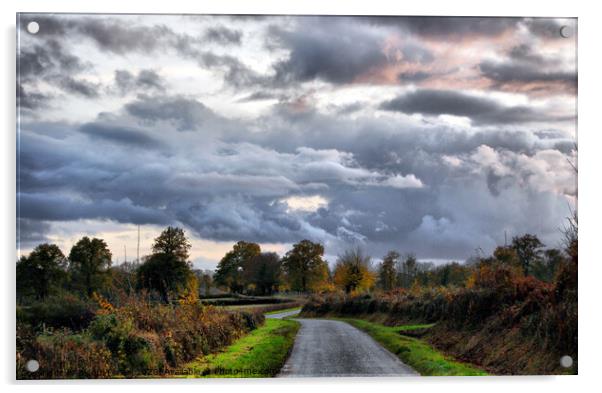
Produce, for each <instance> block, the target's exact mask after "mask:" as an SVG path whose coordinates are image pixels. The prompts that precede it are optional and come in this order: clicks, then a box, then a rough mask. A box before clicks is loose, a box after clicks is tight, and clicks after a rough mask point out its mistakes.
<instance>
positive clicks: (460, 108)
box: [381, 90, 570, 124]
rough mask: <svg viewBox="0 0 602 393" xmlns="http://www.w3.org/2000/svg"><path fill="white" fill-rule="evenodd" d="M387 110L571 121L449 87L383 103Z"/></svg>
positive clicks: (480, 119) (503, 120)
mask: <svg viewBox="0 0 602 393" xmlns="http://www.w3.org/2000/svg"><path fill="white" fill-rule="evenodd" d="M381 108H382V109H384V110H388V111H396V112H403V113H408V114H414V113H420V114H423V115H434V116H437V115H453V116H463V117H468V118H470V119H471V120H472V121H473V122H474V123H476V124H513V123H529V122H538V121H539V122H541V121H552V120H569V119H570V118H566V117H555V116H550V115H547V114H545V113H540V112H538V111H536V110H534V109H533V108H532V107H528V106H521V105H517V106H506V105H503V104H500V103H498V102H497V101H495V100H493V99H490V98H484V97H477V96H472V95H469V94H466V93H460V92H456V91H450V90H417V91H414V92H410V93H406V94H404V95H401V96H399V97H397V98H394V99H393V100H391V101H387V102H385V103H383V104H382V105H381Z"/></svg>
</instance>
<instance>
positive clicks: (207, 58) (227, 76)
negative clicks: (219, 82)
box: [193, 52, 271, 87]
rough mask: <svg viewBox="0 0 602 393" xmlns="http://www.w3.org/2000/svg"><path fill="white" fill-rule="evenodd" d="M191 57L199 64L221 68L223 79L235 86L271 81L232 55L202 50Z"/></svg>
mask: <svg viewBox="0 0 602 393" xmlns="http://www.w3.org/2000/svg"><path fill="white" fill-rule="evenodd" d="M193 57H194V58H195V59H196V60H197V61H198V63H199V65H201V66H204V67H210V68H216V69H221V70H223V71H224V80H225V81H226V82H228V83H229V84H231V85H233V86H235V87H243V86H252V85H262V84H267V83H270V82H271V80H270V78H269V77H266V76H263V75H260V74H259V73H257V72H255V71H253V70H252V69H250V68H249V67H247V66H246V65H245V64H244V63H242V62H241V61H240V60H239V59H238V58H236V57H234V56H229V55H216V54H214V53H211V52H202V53H199V54H197V55H195V56H193Z"/></svg>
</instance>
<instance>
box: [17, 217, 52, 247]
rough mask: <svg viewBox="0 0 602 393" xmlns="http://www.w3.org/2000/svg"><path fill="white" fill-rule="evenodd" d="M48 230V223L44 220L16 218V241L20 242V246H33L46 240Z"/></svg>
mask: <svg viewBox="0 0 602 393" xmlns="http://www.w3.org/2000/svg"><path fill="white" fill-rule="evenodd" d="M49 232H50V224H49V223H47V222H45V221H37V220H29V219H26V218H20V217H18V218H17V243H21V247H23V246H25V247H35V246H36V245H38V244H40V243H44V242H47V241H48V237H47V235H48V233H49ZM17 246H19V245H18V244H17Z"/></svg>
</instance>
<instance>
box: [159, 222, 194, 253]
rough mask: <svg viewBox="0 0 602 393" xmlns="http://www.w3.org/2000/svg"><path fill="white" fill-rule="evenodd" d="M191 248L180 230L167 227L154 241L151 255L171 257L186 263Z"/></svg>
mask: <svg viewBox="0 0 602 393" xmlns="http://www.w3.org/2000/svg"><path fill="white" fill-rule="evenodd" d="M191 247H192V245H191V244H190V242H189V241H188V239H186V234H185V233H184V230H183V229H182V228H177V227H171V226H169V227H167V228H166V229H165V230H164V231H163V232H161V235H159V237H157V238H156V239H155V243H154V244H153V253H154V254H167V255H172V256H173V257H174V258H176V259H178V260H181V261H187V260H188V257H189V255H188V252H189V251H190V248H191Z"/></svg>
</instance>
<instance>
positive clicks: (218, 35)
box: [204, 26, 242, 45]
mask: <svg viewBox="0 0 602 393" xmlns="http://www.w3.org/2000/svg"><path fill="white" fill-rule="evenodd" d="M204 37H205V40H207V41H210V42H214V43H216V44H221V45H227V44H236V45H239V44H240V42H241V38H242V32H241V31H239V30H231V29H228V28H226V27H224V26H219V27H213V28H210V29H207V30H206V31H205V36H204Z"/></svg>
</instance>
